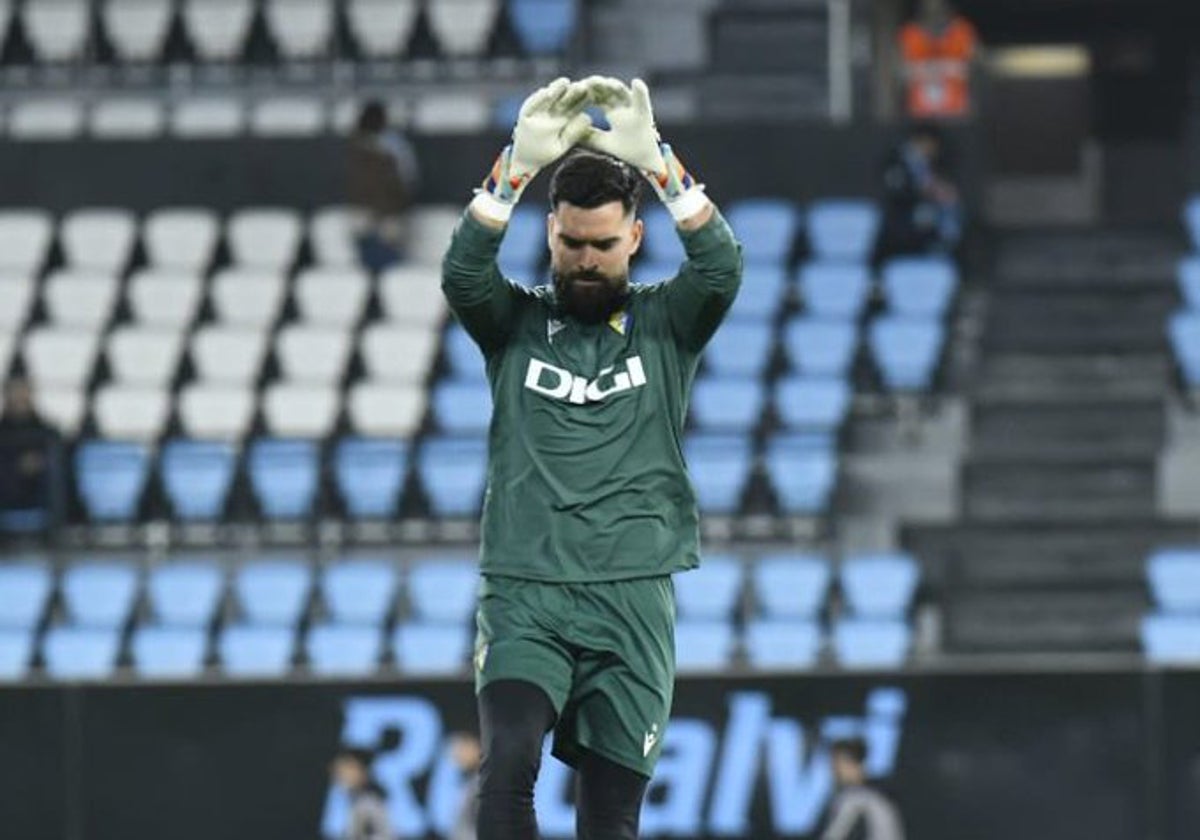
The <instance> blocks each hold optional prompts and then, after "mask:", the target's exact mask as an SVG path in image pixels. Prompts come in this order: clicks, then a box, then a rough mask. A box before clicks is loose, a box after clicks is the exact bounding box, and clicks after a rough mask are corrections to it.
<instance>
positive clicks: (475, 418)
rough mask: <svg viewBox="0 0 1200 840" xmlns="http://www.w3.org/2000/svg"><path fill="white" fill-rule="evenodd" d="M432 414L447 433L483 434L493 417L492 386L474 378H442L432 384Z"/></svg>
mask: <svg viewBox="0 0 1200 840" xmlns="http://www.w3.org/2000/svg"><path fill="white" fill-rule="evenodd" d="M432 403H433V416H434V420H435V421H436V422H437V424H438V427H439V428H440V429H441V430H442V431H443V432H445V433H447V434H457V435H483V434H486V433H487V430H488V427H489V426H490V425H491V421H492V389H491V387H489V386H488V384H487V383H486V382H480V381H479V380H477V379H469V380H460V379H443V380H442V381H440V382H438V383H437V384H436V385H435V386H434V387H433V397H432Z"/></svg>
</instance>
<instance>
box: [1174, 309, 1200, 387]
mask: <svg viewBox="0 0 1200 840" xmlns="http://www.w3.org/2000/svg"><path fill="white" fill-rule="evenodd" d="M1168 331H1169V336H1170V339H1171V349H1172V350H1173V351H1174V352H1175V360H1176V361H1177V362H1178V363H1179V367H1180V369H1181V370H1182V372H1183V379H1184V382H1186V383H1187V385H1188V387H1189V388H1195V387H1197V386H1200V312H1191V311H1183V312H1176V313H1175V314H1174V315H1172V316H1171V321H1170V324H1169V325H1168Z"/></svg>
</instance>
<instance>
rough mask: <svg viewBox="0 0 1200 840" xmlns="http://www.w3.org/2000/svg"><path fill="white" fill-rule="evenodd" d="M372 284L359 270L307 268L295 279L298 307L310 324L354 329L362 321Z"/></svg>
mask: <svg viewBox="0 0 1200 840" xmlns="http://www.w3.org/2000/svg"><path fill="white" fill-rule="evenodd" d="M370 290H371V281H370V280H368V279H367V274H366V272H364V271H363V270H362V269H359V268H349V267H348V268H328V267H318V268H308V269H305V270H304V271H302V272H301V273H300V275H299V276H298V277H297V278H296V291H295V293H294V295H295V299H296V304H297V306H298V307H299V309H300V314H301V316H303V318H304V320H305V321H307V322H308V323H310V324H325V325H328V326H340V327H353V326H354V325H355V324H357V323H358V321H359V319H361V318H362V314H363V310H364V309H365V308H366V305H367V296H368V295H369V294H370Z"/></svg>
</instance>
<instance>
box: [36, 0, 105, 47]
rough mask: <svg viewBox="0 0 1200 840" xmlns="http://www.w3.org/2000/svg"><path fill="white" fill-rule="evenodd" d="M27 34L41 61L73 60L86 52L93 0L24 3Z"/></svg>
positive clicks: (42, 0) (51, 0) (41, 0)
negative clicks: (90, 3) (90, 1)
mask: <svg viewBox="0 0 1200 840" xmlns="http://www.w3.org/2000/svg"><path fill="white" fill-rule="evenodd" d="M21 12H22V15H21V22H22V24H24V28H25V37H26V39H28V41H29V44H30V46H31V47H33V52H34V54H35V55H36V56H37V57H38V60H39V61H43V62H50V61H72V60H74V59H76V58H79V57H80V56H81V55H82V54H83V50H84V47H86V46H87V40H88V37H87V36H88V23H89V22H90V19H91V9H90V7H89V0H35V2H32V3H30V2H26V3H24V5H23V6H22V7H21Z"/></svg>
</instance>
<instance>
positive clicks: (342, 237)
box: [308, 204, 363, 271]
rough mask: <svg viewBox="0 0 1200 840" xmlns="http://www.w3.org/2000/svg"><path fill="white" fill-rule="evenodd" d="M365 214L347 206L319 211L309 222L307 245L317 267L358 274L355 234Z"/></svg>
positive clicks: (333, 206) (325, 208)
mask: <svg viewBox="0 0 1200 840" xmlns="http://www.w3.org/2000/svg"><path fill="white" fill-rule="evenodd" d="M362 215H363V214H362V213H361V212H359V211H358V210H357V209H355V208H354V207H350V206H347V205H340V204H339V205H331V206H329V207H322V208H321V209H319V210H316V211H315V212H314V213H313V214H312V216H311V217H309V220H308V243H309V245H310V246H311V248H312V252H313V261H314V262H315V263H316V264H317V266H318V267H323V268H339V269H344V270H348V271H359V270H360V269H359V263H358V243H357V242H356V233H355V231H357V230H358V226H359V224H360V223H361V221H362Z"/></svg>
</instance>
